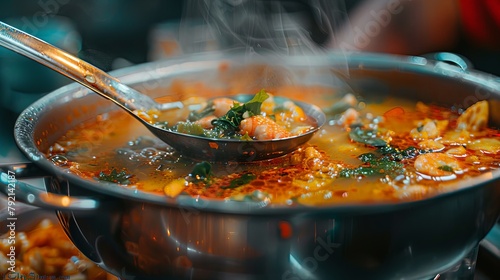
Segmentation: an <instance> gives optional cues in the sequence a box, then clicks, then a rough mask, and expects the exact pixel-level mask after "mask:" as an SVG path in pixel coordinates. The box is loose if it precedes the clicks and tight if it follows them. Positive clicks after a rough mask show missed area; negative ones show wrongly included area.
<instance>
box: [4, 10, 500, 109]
mask: <svg viewBox="0 0 500 280" xmlns="http://www.w3.org/2000/svg"><path fill="white" fill-rule="evenodd" d="M255 1H259V2H260V3H268V4H267V6H266V5H264V6H265V8H263V9H262V10H257V11H255V12H256V13H279V12H285V13H297V12H298V11H302V13H301V14H302V15H305V18H306V19H305V20H303V21H302V22H301V24H302V25H303V26H302V28H304V29H306V30H308V32H309V34H308V36H310V37H311V38H312V40H313V42H314V43H317V44H318V45H322V44H324V43H325V42H326V41H327V40H328V39H329V34H328V30H327V31H325V28H324V26H323V25H324V23H321V22H320V21H319V20H318V18H319V17H320V16H318V14H317V10H318V9H315V7H317V6H318V5H322V4H321V3H323V5H324V4H325V3H326V5H327V6H325V7H324V9H332V10H333V9H336V10H337V11H336V12H333V13H331V14H329V16H330V17H332V18H333V17H334V18H335V26H336V27H338V26H340V25H342V24H343V23H344V22H345V20H346V18H347V15H348V14H349V13H350V12H351V11H352V10H353V9H354V8H355V7H356V6H358V5H359V4H360V3H362V2H363V1H362V0H345V1H342V0H339V1H334V0H333V1H323V0H310V1H309V0H282V1H271V0H255ZM248 2H252V1H246V0H212V1H203V0H201V1H196V0H142V1H138V0H120V1H119V0H86V1H80V0H4V1H2V7H1V8H0V20H2V21H5V22H7V23H9V24H11V25H13V26H15V27H18V28H20V29H23V30H25V31H26V32H28V33H31V34H33V35H35V36H37V37H41V38H42V39H44V40H46V41H48V42H49V43H52V44H54V45H56V46H58V47H61V48H63V49H65V50H67V51H70V52H72V53H73V54H75V55H77V56H79V57H80V58H83V59H84V60H87V61H88V62H90V63H92V64H94V65H96V66H98V67H100V68H101V69H103V70H106V71H109V70H114V69H117V68H122V67H126V66H129V65H132V64H138V63H143V62H146V61H151V60H156V59H162V58H166V57H169V56H173V55H177V54H179V53H182V52H184V53H186V52H190V51H191V52H192V51H200V50H210V49H211V48H212V49H213V48H216V47H215V46H214V45H211V46H210V45H209V44H208V43H207V42H204V43H205V45H204V46H203V47H197V48H195V47H194V46H195V45H196V43H197V42H196V40H197V38H198V37H199V40H202V41H203V40H205V41H208V40H210V39H213V38H207V37H204V38H201V37H203V36H208V35H207V34H205V33H207V32H206V31H207V30H206V29H200V28H198V29H196V28H192V26H195V24H190V23H187V22H191V23H193V22H194V23H199V22H198V21H199V20H200V18H201V17H204V18H210V17H211V16H212V18H213V14H207V13H206V11H195V10H203V8H212V9H213V8H214V6H217V3H223V4H224V8H225V9H226V14H227V13H233V12H234V11H236V9H234V11H233V10H231V9H228V8H227V7H228V6H234V7H237V6H239V5H245V3H247V4H248ZM276 2H280V3H284V5H283V7H284V9H276V8H275V6H273V5H271V4H269V3H276ZM193 3H197V4H193ZM198 3H201V4H198ZM214 3H215V4H214ZM318 3H320V4H318ZM331 3H334V4H331ZM337 3H341V4H337ZM196 5H198V6H197V7H196ZM199 5H201V6H202V7H203V8H201V9H200V6H199ZM209 6H210V7H209ZM311 6H313V7H311ZM314 6H315V7H314ZM193 11H195V12H193ZM226 16H227V15H226ZM229 16H231V15H229ZM238 16H240V15H239V14H236V12H234V15H233V17H238ZM262 18H266V17H262ZM307 18H308V19H307ZM181 19H182V21H181ZM233 20H234V18H233ZM212 23H213V24H218V22H213V21H212ZM266 24H268V22H266V23H264V24H263V25H261V27H264V26H265V25H266ZM241 26H242V27H241V28H240V30H244V29H245V27H246V26H245V25H244V24H242V25H241ZM179 29H181V31H182V32H181V33H182V34H179V32H178V31H179ZM218 32H219V33H224V29H223V28H219V30H218ZM244 32H246V30H244ZM257 32H258V31H257ZM256 34H257V33H255V31H254V33H253V34H241V35H243V36H245V35H253V36H258V35H262V34H257V35H256ZM264 36H270V35H269V34H264ZM179 40H180V41H183V42H184V43H185V42H188V43H189V44H184V45H183V46H180V45H179V44H178V41H179ZM226 43H227V42H226ZM233 43H234V42H233ZM256 44H259V45H262V42H257V43H256ZM450 51H454V52H456V53H459V54H462V55H463V56H465V57H467V58H469V59H470V60H471V61H472V63H473V64H474V66H475V68H476V69H478V70H481V71H485V72H488V73H493V74H496V75H500V67H497V65H498V62H499V60H498V57H499V56H498V53H488V52H484V51H477V50H474V48H473V47H471V46H467V45H463V47H460V48H458V49H454V50H450ZM492 58H493V59H492ZM50 71H51V70H48V69H44V68H43V67H42V66H37V65H35V63H34V62H28V61H27V60H26V59H24V58H21V57H20V56H19V55H16V54H13V53H12V52H10V51H7V50H5V49H3V48H0V93H1V94H0V96H1V97H2V98H0V102H1V103H3V104H7V103H9V104H11V105H12V104H14V103H22V104H19V105H18V106H17V105H16V106H8V107H9V108H12V107H14V108H17V107H23V106H26V105H27V104H28V103H30V102H32V101H34V100H33V99H35V98H34V96H30V95H27V94H30V93H40V92H48V91H50V90H52V89H54V88H57V87H59V86H61V85H62V84H64V83H67V82H68V80H66V79H65V78H61V77H57V74H55V73H51V72H50ZM27 76H29V79H26V77H27ZM17 93H19V94H17ZM12 94H16V98H12V97H8V96H9V95H12ZM17 95H21V96H22V97H23V98H17V97H19V96H17ZM6 96H7V97H6ZM19 100H26V101H25V102H22V101H19Z"/></svg>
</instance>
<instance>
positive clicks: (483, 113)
mask: <svg viewBox="0 0 500 280" xmlns="http://www.w3.org/2000/svg"><path fill="white" fill-rule="evenodd" d="M488 111H489V109H488V101H486V100H483V101H479V102H477V103H475V104H474V105H472V106H470V107H469V108H467V110H465V112H463V113H462V115H460V117H459V118H458V120H457V128H458V129H459V130H467V131H469V132H476V131H480V130H482V129H484V128H486V126H487V125H488V115H489V112H488Z"/></svg>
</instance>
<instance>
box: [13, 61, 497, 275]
mask: <svg viewBox="0 0 500 280" xmlns="http://www.w3.org/2000/svg"><path fill="white" fill-rule="evenodd" d="M221 62H224V63H228V65H230V68H229V69H230V70H231V69H233V68H232V67H234V68H235V69H239V70H238V71H235V72H234V74H231V79H236V80H238V79H239V80H241V81H247V83H246V84H245V83H243V85H244V86H243V87H242V88H239V90H245V89H246V88H248V90H249V91H250V90H251V89H253V88H255V87H257V88H259V89H260V88H262V87H269V86H277V85H282V84H289V83H300V84H322V85H326V86H330V87H332V88H334V91H335V92H337V93H342V92H345V91H351V90H354V91H355V92H356V93H359V94H360V95H362V96H364V98H366V99H367V100H373V99H378V98H384V97H385V96H390V95H397V96H404V97H407V98H412V99H418V100H421V101H424V102H435V103H438V104H440V105H444V106H456V107H467V106H469V105H471V104H472V103H474V102H476V101H479V100H483V99H487V100H489V103H490V106H491V110H490V111H491V120H490V121H491V124H492V125H496V126H498V125H499V124H500V114H499V112H500V103H499V101H500V84H499V83H498V79H497V78H496V77H493V76H489V75H486V74H483V73H479V72H477V71H474V70H470V69H467V67H466V66H465V65H462V67H459V66H456V65H450V64H448V63H444V62H440V61H433V60H432V61H431V60H427V59H425V58H422V57H398V56H385V55H375V54H352V55H349V56H347V57H344V56H340V55H337V54H328V55H321V56H309V57H291V58H286V59H284V58H279V57H275V58H269V57H253V58H252V59H248V58H245V57H238V56H233V57H228V56H224V55H220V54H211V55H204V56H192V57H189V58H180V59H178V60H170V61H165V62H155V63H150V64H145V65H139V66H136V67H132V68H129V69H124V70H120V71H117V72H115V73H114V74H115V75H116V76H118V77H120V79H121V80H122V81H123V82H125V83H127V84H130V85H132V86H134V87H136V88H137V89H139V90H141V91H143V92H148V93H149V94H150V95H151V96H160V95H164V94H165V88H167V87H168V86H169V85H170V83H171V81H172V79H174V78H179V77H182V78H184V79H192V80H195V81H200V80H201V81H204V82H207V83H210V84H211V85H219V86H231V80H224V79H221V75H218V74H217V73H219V72H218V71H217V69H219V66H220V64H221ZM255 65H259V66H255ZM345 65H347V66H348V69H349V71H348V72H346V71H345ZM256 69H259V70H256ZM339 69H340V71H339ZM249 76H251V79H249ZM339 77H342V79H340V78H339ZM239 86H240V87H241V84H240V85H239ZM319 105H321V104H319ZM111 110H115V106H114V105H113V104H112V103H110V102H108V101H106V100H104V99H102V98H100V97H98V96H97V95H95V94H93V93H91V92H89V91H88V90H86V89H83V88H81V87H80V86H77V85H74V84H73V85H69V86H66V87H63V88H61V89H59V90H57V91H55V92H52V93H51V94H49V95H47V96H46V97H44V98H42V99H41V100H39V101H38V102H36V103H35V104H33V105H32V106H30V107H29V108H28V109H27V110H25V111H24V112H23V113H22V114H21V116H20V117H19V119H18V121H17V123H16V126H15V132H14V133H15V138H16V141H17V144H18V145H19V147H20V149H21V150H22V151H23V152H24V153H25V154H26V156H27V157H28V158H29V159H31V160H32V161H33V162H34V163H35V164H36V165H37V166H39V167H41V168H42V169H44V170H45V171H47V172H49V174H51V175H52V176H53V178H54V179H53V180H50V182H49V184H48V189H49V192H50V193H55V194H58V196H54V195H47V194H46V193H44V192H43V191H40V190H36V189H34V188H30V187H29V186H26V185H23V184H22V183H21V182H19V183H18V185H17V195H18V196H19V197H20V198H21V197H23V196H24V199H25V200H26V201H28V202H32V203H34V204H36V205H42V206H44V207H49V208H50V207H51V208H56V209H58V215H59V219H60V221H61V224H62V225H63V227H64V228H65V229H66V231H67V233H68V235H69V236H70V238H71V239H72V240H73V242H74V243H75V244H76V246H77V247H78V248H79V249H80V250H81V251H82V252H83V253H84V254H86V255H87V256H88V257H89V258H90V259H91V260H94V261H95V262H97V263H99V264H100V265H101V266H103V267H105V268H106V269H108V270H109V271H110V272H112V273H114V274H116V275H118V276H120V277H122V278H123V279H148V277H149V278H151V279H158V278H162V279H165V278H166V277H172V278H173V279H177V278H179V279H424V278H430V277H433V276H435V275H436V274H437V273H440V272H442V271H445V270H446V269H448V268H450V266H452V265H454V264H455V263H456V262H457V261H459V260H461V259H462V258H463V257H464V256H466V255H467V254H468V253H469V252H470V251H471V250H472V251H473V250H474V248H476V247H477V245H478V243H479V241H480V240H481V239H482V238H484V236H485V235H486V233H487V232H488V231H489V230H490V229H491V227H492V226H493V225H494V223H495V221H496V220H497V218H498V217H499V214H500V203H499V202H500V184H499V182H498V178H499V176H500V171H499V170H496V171H493V172H488V173H485V174H484V175H481V176H479V177H477V178H474V179H472V180H467V181H463V182H460V183H458V185H459V188H458V189H457V190H456V191H453V192H449V193H445V194H440V195H438V196H435V197H432V198H429V199H425V200H421V201H413V202H405V203H381V204H375V205H366V204H354V205H343V206H335V205H332V206H325V207H306V206H297V205H295V206H276V205H267V204H265V203H258V202H231V201H227V202H214V201H207V200H203V199H200V198H192V197H185V196H180V197H178V198H176V199H167V198H165V197H163V196H161V195H153V194H147V193H143V192H140V191H136V190H132V189H127V188H123V187H120V186H116V185H110V184H104V183H100V182H96V181H92V180H85V179H82V178H79V177H78V176H76V175H74V174H71V173H68V172H67V171H66V170H64V169H61V168H59V167H57V166H55V165H53V164H52V163H51V162H50V161H49V160H48V159H47V158H46V157H45V156H44V155H43V153H42V152H41V151H44V150H46V149H47V148H48V147H49V145H50V144H52V143H53V142H54V141H55V140H56V139H57V138H59V137H60V136H61V135H63V134H64V133H65V132H66V131H67V130H68V129H70V128H72V127H74V126H75V125H76V124H78V123H80V122H82V121H85V120H89V119H92V118H93V117H95V116H96V115H98V114H102V113H105V112H109V111H111ZM22 170H23V169H22V168H18V169H16V172H17V173H16V174H19V176H21V175H22V172H21V171H22Z"/></svg>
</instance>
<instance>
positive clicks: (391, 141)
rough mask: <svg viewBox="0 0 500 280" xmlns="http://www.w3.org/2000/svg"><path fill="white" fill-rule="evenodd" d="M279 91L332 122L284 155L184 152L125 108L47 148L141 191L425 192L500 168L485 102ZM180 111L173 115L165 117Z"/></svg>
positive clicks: (85, 171)
mask: <svg viewBox="0 0 500 280" xmlns="http://www.w3.org/2000/svg"><path fill="white" fill-rule="evenodd" d="M174 86H175V88H172V91H174V90H179V87H182V83H174ZM186 86H187V84H186ZM284 92H286V93H287V94H286V95H287V96H288V97H292V98H296V99H306V100H307V102H310V103H313V104H316V105H320V106H321V107H322V109H323V110H324V111H325V113H326V114H327V119H328V121H327V123H326V124H325V125H324V126H323V127H322V129H321V130H320V131H319V132H318V133H317V134H316V135H315V136H314V137H313V138H312V139H311V141H310V142H309V143H308V144H306V145H304V146H302V147H300V148H299V149H297V150H296V151H294V152H292V153H290V154H288V155H285V156H282V157H280V158H276V159H272V160H266V161H259V162H200V161H198V160H196V159H190V158H186V157H183V155H182V154H179V153H178V152H176V151H175V150H173V149H172V148H171V147H169V146H168V145H166V144H165V143H163V142H162V141H161V140H159V139H157V138H156V137H154V136H153V135H152V134H151V133H150V132H149V131H147V129H146V128H144V127H143V126H142V125H141V124H140V123H139V122H137V120H135V119H133V118H132V117H130V116H129V115H127V114H126V113H123V112H121V111H119V112H118V111H113V112H110V113H107V114H103V115H99V116H97V117H96V118H95V119H94V120H92V121H90V122H87V123H83V124H81V125H79V126H78V127H75V128H74V129H72V130H70V131H68V132H67V133H66V134H65V135H64V136H63V137H61V138H60V139H59V140H58V141H56V143H54V144H53V145H52V146H51V147H50V149H49V150H48V151H46V155H47V157H48V158H50V159H51V160H52V161H53V162H54V164H56V165H59V166H61V167H63V168H67V169H69V170H70V171H71V172H73V173H75V174H77V175H79V176H81V177H83V178H87V179H89V180H97V181H107V182H112V183H116V184H119V185H121V186H123V187H126V188H134V189H137V190H139V191H144V192H153V193H158V194H162V195H166V196H171V197H175V196H178V195H191V196H199V197H205V198H210V199H220V200H223V199H231V200H241V201H247V200H251V201H266V202H268V203H276V204H294V203H300V204H307V205H326V204H342V203H355V202H356V203H358V202H362V203H373V202H380V201H402V200H416V199H422V198H425V197H429V196H432V195H435V194H437V193H442V192H446V191H449V190H451V189H454V188H456V186H457V184H455V183H456V182H457V181H458V180H463V179H464V178H469V177H473V176H477V175H480V174H481V173H484V172H488V171H491V170H493V169H496V168H498V166H499V165H500V158H499V151H500V138H499V136H500V133H499V131H498V130H496V129H493V128H489V127H487V120H488V104H487V102H486V101H481V102H478V103H476V104H475V105H473V106H471V107H470V108H469V109H467V110H465V111H454V110H451V109H450V108H442V107H438V106H435V105H432V104H423V103H421V102H416V101H411V100H405V99H397V98H393V97H388V98H386V99H385V100H383V101H382V102H380V101H377V102H368V101H363V100H362V99H361V98H359V97H357V96H354V95H353V94H346V95H344V96H339V97H332V96H336V95H332V94H331V90H330V89H323V88H321V87H293V88H292V87H287V88H281V89H273V90H271V91H270V93H271V94H273V95H276V96H280V95H281V94H282V93H284ZM197 93H198V96H197V97H194V98H193V97H191V98H186V99H185V100H186V102H189V103H196V102H200V103H201V102H204V101H206V99H207V97H209V96H212V95H220V93H221V92H220V90H215V89H214V90H212V89H209V88H207V87H203V88H198V89H197ZM167 99H168V98H167ZM186 113H189V112H185V111H183V112H180V111H179V112H172V113H171V114H172V116H171V118H172V119H183V117H180V115H182V114H186ZM245 141H252V140H251V139H247V140H245ZM103 187H106V185H105V184H103Z"/></svg>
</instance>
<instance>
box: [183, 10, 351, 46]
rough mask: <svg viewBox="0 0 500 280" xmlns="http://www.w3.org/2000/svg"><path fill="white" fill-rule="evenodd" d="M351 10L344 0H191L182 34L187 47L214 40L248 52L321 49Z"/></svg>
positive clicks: (185, 15)
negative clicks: (348, 10) (346, 6)
mask: <svg viewBox="0 0 500 280" xmlns="http://www.w3.org/2000/svg"><path fill="white" fill-rule="evenodd" d="M346 15H347V13H346V9H345V5H344V3H343V2H342V1H340V0H282V1H277V0H189V1H187V5H186V7H185V12H184V17H183V21H182V22H181V26H180V36H179V39H180V42H181V45H182V46H184V49H183V52H184V53H194V52H201V51H205V50H206V49H207V44H210V49H212V50H213V49H217V50H223V51H237V52H244V53H247V54H248V53H264V52H265V53H269V52H270V53H273V54H278V55H297V54H315V53H321V52H324V51H325V50H326V49H327V46H328V45H332V42H333V41H335V36H334V35H335V32H336V30H338V28H339V27H340V25H341V24H343V23H344V22H345V20H346V18H347V16H346ZM194 27H196V28H194ZM193 30H196V32H193Z"/></svg>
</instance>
